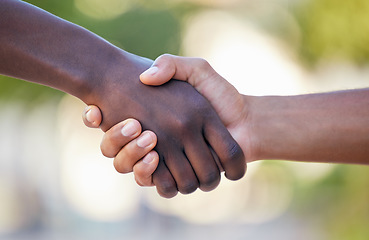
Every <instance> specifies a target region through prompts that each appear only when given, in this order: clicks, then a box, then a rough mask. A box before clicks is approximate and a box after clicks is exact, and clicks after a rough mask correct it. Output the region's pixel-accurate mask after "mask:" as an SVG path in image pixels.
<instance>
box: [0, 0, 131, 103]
mask: <svg viewBox="0 0 369 240" xmlns="http://www.w3.org/2000/svg"><path fill="white" fill-rule="evenodd" d="M124 54H125V53H124V52H123V51H122V50H119V49H117V48H115V47H114V46H112V45H111V44H109V43H108V42H106V41H105V40H103V39H102V38H100V37H98V36H97V35H95V34H93V33H91V32H89V31H87V30H86V29H84V28H82V27H79V26H77V25H75V24H72V23H70V22H67V21H65V20H63V19H60V18H58V17H56V16H54V15H52V14H50V13H47V12H45V11H43V10H41V9H39V8H37V7H34V6H32V5H29V4H27V3H24V2H21V1H14V0H13V1H11V0H3V1H1V3H0V74H4V75H8V76H12V77H15V78H20V79H23V80H27V81H31V82H35V83H39V84H42V85H47V86H50V87H53V88H56V89H59V90H61V91H64V92H67V93H69V94H72V95H74V96H77V97H79V98H80V99H82V100H84V101H87V102H88V101H89V100H88V98H89V95H90V93H91V91H93V90H94V88H97V87H99V85H101V80H102V79H103V78H104V77H105V74H106V73H107V72H108V71H109V70H110V69H111V66H112V65H113V64H112V63H113V62H114V61H118V58H119V61H120V62H121V63H122V65H121V67H124V58H125V56H124ZM122 61H123V62H122Z"/></svg>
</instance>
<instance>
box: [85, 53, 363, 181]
mask: <svg viewBox="0 0 369 240" xmlns="http://www.w3.org/2000/svg"><path fill="white" fill-rule="evenodd" d="M171 78H176V79H179V80H183V81H187V82H189V83H190V84H191V85H193V86H194V87H195V88H196V89H197V90H198V91H199V92H200V93H201V94H202V95H203V96H205V97H206V98H207V99H208V100H209V101H210V103H211V104H212V105H213V107H214V108H215V110H216V111H217V113H218V115H219V116H220V118H221V120H222V121H223V123H224V124H225V126H226V127H227V129H228V130H229V131H230V132H231V134H232V136H233V137H234V138H235V139H236V140H237V142H238V143H239V144H240V146H241V148H242V149H243V151H244V153H245V155H246V160H247V161H248V162H251V161H256V160H262V159H281V160H291V161H307V162H331V163H348V164H355V163H358V164H369V89H358V90H351V91H340V92H331V93H321V94H309V95H299V96H262V97H255V96H246V95H241V94H239V93H238V91H237V90H236V89H235V88H234V87H233V86H232V85H231V84H229V83H228V82H227V81H226V80H225V79H223V78H222V77H221V76H220V75H219V74H217V73H216V72H215V71H214V70H213V69H212V68H211V66H210V65H209V64H208V63H207V62H206V61H205V60H203V59H198V58H184V57H178V56H172V55H167V54H166V55H163V56H160V57H159V58H157V59H156V60H155V63H154V65H153V67H152V68H150V69H148V70H147V71H145V72H144V73H143V74H142V75H141V81H142V82H144V83H145V84H149V85H160V84H163V83H165V82H167V81H169V80H170V79H171ZM90 108H91V114H90V116H89V119H87V118H86V114H84V119H85V123H86V125H88V126H90V127H96V126H98V124H99V122H100V121H99V113H100V111H99V109H98V108H97V107H95V106H91V107H90ZM93 121H95V125H93V124H91V122H93ZM131 121H133V120H131ZM117 130H119V129H118V128H115V129H111V130H109V131H108V132H107V133H106V135H105V137H104V139H103V142H102V146H103V148H102V151H103V152H104V151H109V152H112V156H114V157H115V160H114V161H115V162H118V163H119V164H120V165H125V166H126V168H127V169H130V171H133V172H134V174H135V178H136V181H137V183H138V184H140V185H143V186H151V185H152V180H151V179H152V176H151V174H152V173H153V172H154V170H155V168H156V166H157V161H156V160H155V156H156V155H155V152H154V153H153V151H152V145H151V147H147V148H142V147H141V146H139V145H138V144H137V143H136V139H135V137H136V136H139V134H140V131H141V130H140V128H139V124H138V123H137V122H136V132H135V134H136V135H135V136H130V137H127V136H123V135H122V134H120V135H119V134H117ZM152 134H153V133H152ZM112 136H118V137H116V138H115V141H108V140H109V139H112ZM108 142H109V143H110V144H109V146H110V148H108V147H107V146H108V144H107V143H108ZM151 143H152V144H155V141H152V142H151ZM122 156H124V157H122ZM142 159H144V160H145V161H143V160H142Z"/></svg>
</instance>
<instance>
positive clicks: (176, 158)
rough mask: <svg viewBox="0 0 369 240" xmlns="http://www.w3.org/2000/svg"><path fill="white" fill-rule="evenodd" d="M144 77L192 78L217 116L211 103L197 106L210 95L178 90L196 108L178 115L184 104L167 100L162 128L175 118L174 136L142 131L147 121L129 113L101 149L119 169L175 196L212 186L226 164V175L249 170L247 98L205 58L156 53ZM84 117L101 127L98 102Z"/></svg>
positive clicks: (158, 81)
mask: <svg viewBox="0 0 369 240" xmlns="http://www.w3.org/2000/svg"><path fill="white" fill-rule="evenodd" d="M171 79H176V80H171ZM140 80H141V82H142V83H144V84H146V85H151V86H159V85H164V86H160V87H165V84H170V81H172V82H173V83H176V84H179V83H177V82H178V80H179V81H185V82H188V83H189V84H191V85H192V86H193V87H194V88H196V90H197V91H198V92H199V93H201V94H202V95H203V96H204V97H205V98H206V99H207V100H208V101H209V103H210V104H211V105H212V106H213V107H214V109H215V111H216V113H217V114H218V116H219V117H218V116H217V115H215V114H214V113H213V112H212V110H211V109H210V108H209V109H207V108H208V107H206V108H204V106H201V108H199V107H198V106H199V104H203V103H206V101H204V100H203V99H201V98H199V97H198V96H196V95H188V96H185V97H184V98H183V99H179V98H180V95H177V96H178V99H176V101H180V102H182V103H184V104H185V105H187V106H194V109H193V111H192V113H190V114H186V116H181V119H176V118H177V117H176V116H175V114H177V113H179V112H181V110H182V109H181V105H178V108H177V109H171V107H172V106H171V105H170V106H168V110H167V111H168V114H170V115H161V116H162V119H161V120H160V121H162V122H163V124H162V126H163V128H167V127H169V126H171V125H170V122H169V123H168V122H167V123H165V122H166V121H168V120H172V119H174V120H175V122H176V125H175V126H173V127H171V128H169V129H168V130H170V131H171V132H170V133H172V134H173V136H174V137H171V138H170V139H165V138H163V137H162V138H160V136H168V134H169V132H167V133H166V135H161V134H160V132H161V130H164V129H161V130H159V132H157V135H158V136H159V137H158V136H157V135H156V134H155V133H154V132H153V131H151V130H145V131H143V132H142V129H143V127H142V126H141V124H140V122H139V121H138V120H136V119H132V118H130V119H126V120H124V121H122V122H120V123H118V124H116V125H114V126H113V127H112V128H110V129H109V130H108V131H107V132H106V134H105V136H104V138H103V140H102V143H101V151H102V153H103V154H104V155H105V156H107V157H111V158H112V157H114V158H115V159H114V167H115V169H116V170H117V171H118V172H120V173H129V172H132V171H133V172H134V176H135V179H136V182H137V183H138V184H139V185H140V186H154V185H156V186H157V190H158V192H159V194H160V195H162V196H164V197H173V196H175V195H176V194H177V192H178V191H179V192H181V193H183V194H188V193H191V192H193V191H195V190H196V189H197V188H200V189H201V190H203V191H210V190H213V189H214V188H216V187H217V185H218V184H219V181H220V172H221V171H223V170H224V171H225V176H226V177H227V178H228V179H231V180H237V179H240V178H242V177H243V175H244V174H245V171H246V158H245V155H244V153H250V150H251V149H250V148H248V147H247V146H250V144H249V142H250V141H249V138H248V132H250V131H249V130H248V129H247V126H248V124H247V115H248V112H247V108H246V103H247V102H246V99H245V98H244V97H242V96H241V95H240V94H239V93H238V91H237V90H236V89H235V88H234V87H233V86H232V85H231V84H229V83H228V82H227V81H226V80H225V79H223V78H222V77H221V76H220V75H219V74H217V73H216V72H215V71H214V70H213V69H212V67H211V66H210V65H209V64H208V63H207V62H206V61H205V60H203V59H199V58H185V57H179V56H173V55H169V54H165V55H162V56H160V57H159V58H157V59H156V61H155V62H154V63H153V65H152V66H151V67H150V68H149V69H148V70H146V71H145V72H144V73H142V74H141V75H140ZM182 85H183V88H184V89H183V90H185V89H186V88H187V87H188V86H187V85H188V84H181V85H180V86H182ZM180 91H181V90H180ZM192 97H194V98H192ZM153 101H155V99H153ZM186 103H188V104H186ZM192 103H193V104H192ZM205 106H206V105H205ZM163 107H164V108H166V106H163ZM174 107H175V106H174ZM204 114H205V115H204ZM153 116H156V113H153ZM183 117H184V119H182V118H183ZM219 118H220V120H219ZM83 120H84V123H85V125H86V126H89V127H99V126H100V124H101V120H102V114H101V112H100V110H99V108H98V107H97V106H94V105H91V106H88V107H86V109H85V111H84V113H83ZM199 120H200V121H199ZM224 126H225V127H226V128H227V130H228V131H229V132H230V133H231V134H229V133H228V131H227V130H226V129H225V128H224ZM176 136H179V137H176ZM168 140H169V142H166V141H168ZM181 140H183V141H182V142H181ZM235 140H236V142H235ZM171 141H173V142H171ZM237 143H238V144H237ZM155 147H157V148H155ZM168 148H169V149H168ZM170 148H172V149H170ZM155 149H156V150H157V151H155ZM168 153H170V155H168ZM246 156H247V159H250V160H251V159H252V157H253V156H252V155H250V154H248V155H246ZM250 160H249V161H250ZM163 178H164V180H163Z"/></svg>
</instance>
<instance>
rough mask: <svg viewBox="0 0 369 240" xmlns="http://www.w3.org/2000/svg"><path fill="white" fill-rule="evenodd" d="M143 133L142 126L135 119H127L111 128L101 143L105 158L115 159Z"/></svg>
mask: <svg viewBox="0 0 369 240" xmlns="http://www.w3.org/2000/svg"><path fill="white" fill-rule="evenodd" d="M140 133H141V124H140V123H139V122H138V121H137V120H135V119H126V120H125V121H123V122H120V123H118V124H116V125H114V126H113V127H112V128H110V129H109V130H108V131H107V132H106V133H105V135H104V137H103V140H102V141H101V144H100V148H101V152H102V153H103V154H104V156H106V157H109V158H113V157H115V156H116V155H117V154H118V152H119V151H120V150H121V148H122V147H123V146H125V145H126V144H127V143H128V142H130V141H131V140H133V139H135V138H136V137H138V136H139V135H140Z"/></svg>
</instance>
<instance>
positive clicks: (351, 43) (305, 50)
mask: <svg viewBox="0 0 369 240" xmlns="http://www.w3.org/2000/svg"><path fill="white" fill-rule="evenodd" d="M295 16H296V19H297V21H298V23H299V25H300V28H301V35H302V36H301V44H300V51H301V54H302V57H303V59H304V60H305V61H306V62H307V63H309V64H314V63H316V62H318V61H319V60H320V59H322V58H323V59H325V58H329V59H330V58H339V59H345V60H349V61H353V62H356V63H358V64H363V63H366V62H368V60H369V44H368V43H369V1H367V0H350V1H346V0H309V1H306V0H305V1H302V2H300V4H298V5H297V8H295Z"/></svg>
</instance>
